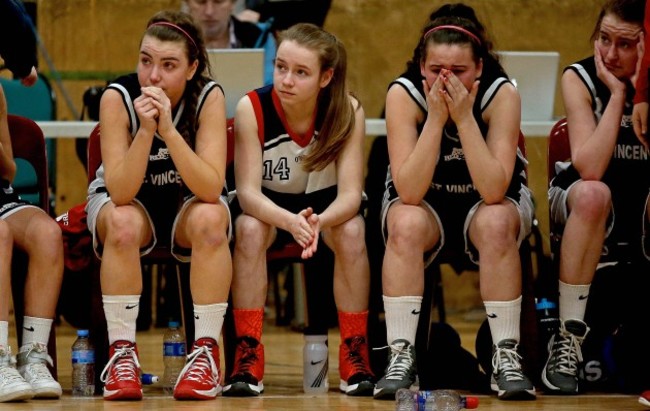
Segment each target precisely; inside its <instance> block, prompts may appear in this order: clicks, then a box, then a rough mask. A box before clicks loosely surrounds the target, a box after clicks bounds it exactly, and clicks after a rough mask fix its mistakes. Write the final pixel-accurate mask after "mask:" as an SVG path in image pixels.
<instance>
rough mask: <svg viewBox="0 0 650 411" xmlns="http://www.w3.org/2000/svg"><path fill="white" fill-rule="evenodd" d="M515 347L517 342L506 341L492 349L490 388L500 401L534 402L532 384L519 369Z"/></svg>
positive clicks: (519, 357)
mask: <svg viewBox="0 0 650 411" xmlns="http://www.w3.org/2000/svg"><path fill="white" fill-rule="evenodd" d="M517 345H518V344H517V341H515V340H512V339H506V340H501V341H499V343H498V344H497V345H495V346H494V347H493V348H492V349H493V354H492V378H491V384H490V388H491V389H492V391H495V392H496V393H497V397H498V398H499V399H500V400H534V399H535V397H536V394H535V387H534V386H533V383H532V382H530V380H529V379H528V377H526V376H525V375H524V373H523V371H522V369H521V363H520V362H519V360H521V356H520V355H519V354H518V353H517Z"/></svg>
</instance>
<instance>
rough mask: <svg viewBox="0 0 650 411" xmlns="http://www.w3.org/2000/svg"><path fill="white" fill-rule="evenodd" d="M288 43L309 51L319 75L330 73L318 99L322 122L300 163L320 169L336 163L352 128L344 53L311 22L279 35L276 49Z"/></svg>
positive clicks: (333, 38) (341, 45)
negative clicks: (315, 57) (330, 75)
mask: <svg viewBox="0 0 650 411" xmlns="http://www.w3.org/2000/svg"><path fill="white" fill-rule="evenodd" d="M288 40H291V41H295V42H296V43H297V44H299V45H301V46H303V47H305V48H308V49H309V50H313V51H314V52H315V53H316V54H317V55H318V59H319V61H320V72H321V73H323V72H325V71H326V70H329V69H333V72H334V73H333V75H332V80H331V81H330V82H329V84H328V85H327V86H326V87H325V88H323V89H321V91H320V94H319V96H318V111H319V113H324V115H323V117H322V119H323V120H322V122H321V125H320V130H319V133H318V137H317V138H316V144H315V145H314V148H313V149H312V150H311V152H310V153H309V154H308V155H307V156H306V157H305V158H304V160H303V167H304V169H305V170H307V171H319V170H323V169H324V168H325V167H326V166H327V165H328V164H329V163H331V162H333V161H336V159H337V158H338V156H339V154H340V152H341V150H343V147H345V144H346V143H347V141H348V139H349V138H350V136H351V135H352V131H353V130H354V126H355V117H354V107H353V106H352V103H351V102H350V99H349V95H350V93H349V91H348V90H347V86H346V81H345V79H346V71H347V63H348V62H347V53H346V51H345V47H344V46H343V43H341V42H340V41H339V40H338V39H337V38H336V37H335V36H334V35H332V34H330V33H328V32H327V31H325V30H323V29H321V28H320V27H318V26H316V25H314V24H311V23H298V24H296V25H294V26H291V27H290V28H289V29H287V30H285V31H283V32H282V33H280V41H279V43H278V47H279V45H280V44H282V42H283V41H288ZM355 98H356V97H355ZM357 101H358V100H357ZM359 107H361V103H359Z"/></svg>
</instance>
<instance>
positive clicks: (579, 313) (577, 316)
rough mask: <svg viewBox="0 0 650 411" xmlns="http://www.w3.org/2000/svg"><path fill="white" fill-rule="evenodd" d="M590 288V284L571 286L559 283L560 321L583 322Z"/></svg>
mask: <svg viewBox="0 0 650 411" xmlns="http://www.w3.org/2000/svg"><path fill="white" fill-rule="evenodd" d="M590 286H591V284H577V285H572V284H567V283H563V282H562V281H560V285H559V291H560V318H561V319H562V321H565V320H580V321H583V320H584V318H585V310H586V309H587V300H588V298H589V287H590Z"/></svg>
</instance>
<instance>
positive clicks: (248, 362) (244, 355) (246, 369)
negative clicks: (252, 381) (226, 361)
mask: <svg viewBox="0 0 650 411" xmlns="http://www.w3.org/2000/svg"><path fill="white" fill-rule="evenodd" d="M237 350H238V351H240V352H241V357H239V361H237V364H236V367H237V369H236V371H235V373H234V374H244V373H247V374H252V372H251V368H252V367H253V365H254V364H255V362H256V361H257V350H256V347H251V345H250V344H249V343H248V342H246V341H242V342H241V343H240V344H239V345H238V347H237ZM210 357H212V356H210Z"/></svg>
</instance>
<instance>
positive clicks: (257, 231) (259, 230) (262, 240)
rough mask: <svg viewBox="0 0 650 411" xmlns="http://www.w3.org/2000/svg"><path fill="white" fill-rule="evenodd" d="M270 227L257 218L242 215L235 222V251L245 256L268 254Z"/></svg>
mask: <svg viewBox="0 0 650 411" xmlns="http://www.w3.org/2000/svg"><path fill="white" fill-rule="evenodd" d="M269 231H270V226H269V225H268V224H266V223H264V222H262V221H260V220H258V219H257V218H254V217H251V216H248V215H245V214H243V215H241V216H239V218H237V220H236V221H235V251H236V252H239V253H243V254H244V255H258V254H261V253H265V252H266V248H267V242H268V235H269Z"/></svg>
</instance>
